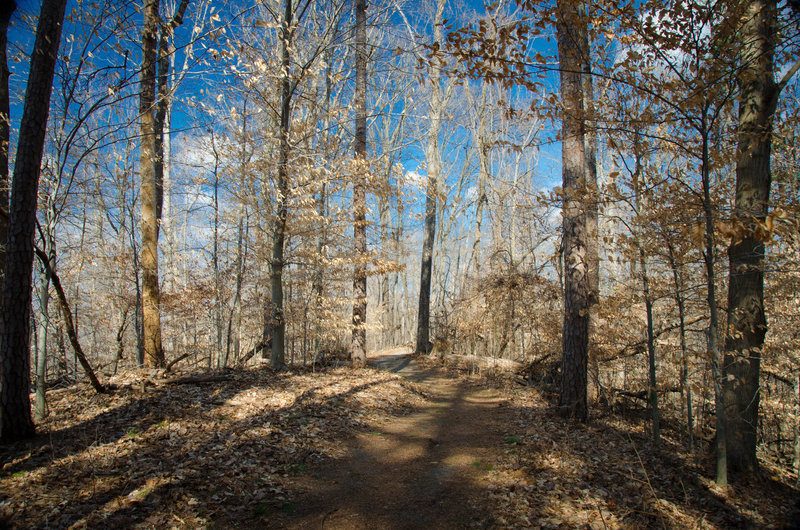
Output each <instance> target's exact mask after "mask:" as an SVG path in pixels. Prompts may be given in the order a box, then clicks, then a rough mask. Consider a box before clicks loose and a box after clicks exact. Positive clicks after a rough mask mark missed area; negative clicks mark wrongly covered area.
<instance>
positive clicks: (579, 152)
mask: <svg viewBox="0 0 800 530" xmlns="http://www.w3.org/2000/svg"><path fill="white" fill-rule="evenodd" d="M557 11H558V21H557V32H558V57H559V65H560V67H561V98H562V101H563V106H564V108H563V111H562V114H561V127H562V140H561V141H562V155H561V160H562V178H563V193H564V197H563V207H562V216H563V256H564V327H563V330H562V347H563V354H562V355H563V356H562V362H561V393H560V396H559V407H560V408H561V411H562V413H563V414H564V415H566V416H570V417H574V418H577V419H579V420H581V421H586V419H587V418H588V409H587V401H586V383H587V366H588V349H589V308H590V305H591V286H590V278H589V274H588V268H589V256H588V254H587V247H586V241H587V229H586V228H587V227H586V210H585V206H586V205H585V204H584V203H583V200H582V199H581V198H582V197H583V196H584V191H585V188H586V158H585V137H584V134H585V130H584V129H585V128H584V116H583V85H582V76H581V69H582V64H583V53H582V51H581V49H582V43H583V42H584V41H585V37H584V33H585V31H586V22H585V17H584V16H583V15H582V13H580V12H579V11H578V8H576V7H575V6H574V5H572V4H571V3H569V2H566V1H563V2H562V1H560V2H559V6H558V9H557Z"/></svg>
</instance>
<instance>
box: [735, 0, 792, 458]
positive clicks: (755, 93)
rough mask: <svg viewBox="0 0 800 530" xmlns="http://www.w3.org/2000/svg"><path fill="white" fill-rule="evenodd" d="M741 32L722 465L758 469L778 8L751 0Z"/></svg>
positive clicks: (761, 0)
mask: <svg viewBox="0 0 800 530" xmlns="http://www.w3.org/2000/svg"><path fill="white" fill-rule="evenodd" d="M745 20H746V22H745V24H744V27H743V31H742V41H743V45H742V63H743V67H742V69H741V71H740V74H739V82H740V84H741V87H742V88H741V93H740V96H739V138H738V142H739V147H738V160H737V163H736V198H735V206H734V211H733V218H734V221H735V222H736V223H737V225H739V226H741V227H742V228H744V234H743V236H742V237H741V238H739V237H737V238H735V239H734V240H733V241H732V242H731V245H730V246H729V247H728V256H729V258H730V272H729V283H728V326H727V330H728V333H727V336H726V339H725V361H724V365H723V370H724V374H725V377H724V380H725V388H724V392H725V409H726V414H727V421H728V451H727V457H728V464H729V466H730V467H731V468H732V469H734V470H741V471H745V472H755V471H757V470H758V460H757V458H756V445H757V443H758V436H757V432H756V428H757V425H758V407H759V398H760V395H759V375H760V363H761V347H762V346H763V344H764V337H765V335H766V333H767V319H766V315H765V312H764V240H765V238H766V237H768V235H766V234H764V233H763V231H762V230H761V229H760V227H761V226H763V223H764V221H765V219H766V216H767V211H768V208H769V192H770V185H771V182H772V178H771V174H770V151H771V147H772V117H773V114H774V111H775V102H776V100H777V96H778V90H777V87H776V84H775V81H774V64H773V57H774V55H775V32H776V31H777V29H776V28H777V8H776V5H775V2H774V1H773V0H754V1H753V2H752V3H751V4H750V6H749V8H748V11H747V14H746V17H745Z"/></svg>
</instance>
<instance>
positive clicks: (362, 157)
mask: <svg viewBox="0 0 800 530" xmlns="http://www.w3.org/2000/svg"><path fill="white" fill-rule="evenodd" d="M355 10H356V27H355V33H356V43H355V56H356V91H355V95H354V102H353V103H354V106H355V109H356V123H355V126H356V133H355V141H354V142H353V148H354V149H353V150H354V152H355V158H356V163H357V165H356V168H357V169H356V171H357V172H358V171H361V170H362V169H363V170H366V158H367V2H366V0H355ZM353 178H354V180H353V238H354V240H355V267H354V268H353V342H352V346H351V349H350V358H351V360H352V361H353V366H354V367H361V366H364V365H366V364H367V328H366V324H367V264H366V259H367V215H366V214H367V203H366V184H365V180H366V179H365V178H364V176H363V175H358V174H356V175H354V177H353Z"/></svg>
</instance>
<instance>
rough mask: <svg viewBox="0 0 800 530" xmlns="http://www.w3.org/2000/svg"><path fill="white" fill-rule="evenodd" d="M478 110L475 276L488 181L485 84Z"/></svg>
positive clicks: (473, 250) (488, 147) (473, 252)
mask: <svg viewBox="0 0 800 530" xmlns="http://www.w3.org/2000/svg"><path fill="white" fill-rule="evenodd" d="M477 111H478V126H477V130H476V138H475V149H476V150H477V151H478V190H477V197H476V199H475V201H476V202H475V233H474V235H473V238H472V258H471V259H472V260H474V262H473V270H474V271H475V275H476V276H480V273H481V230H482V224H483V207H484V206H485V205H486V202H487V199H486V185H487V183H488V181H489V149H490V141H489V133H488V131H487V130H486V128H487V123H486V121H487V117H486V112H487V111H486V85H485V84H484V85H482V86H481V101H480V108H479V109H477Z"/></svg>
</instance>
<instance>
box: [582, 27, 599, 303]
mask: <svg viewBox="0 0 800 530" xmlns="http://www.w3.org/2000/svg"><path fill="white" fill-rule="evenodd" d="M588 36H589V32H588V31H586V32H584V41H583V45H584V51H583V102H584V111H585V113H586V116H587V121H584V123H585V124H586V127H587V130H586V131H585V132H584V140H585V147H584V148H585V150H586V191H587V193H588V195H587V199H586V204H585V205H584V207H585V209H586V262H587V264H588V266H589V269H588V271H587V273H586V274H587V276H588V282H589V290H590V296H591V303H592V304H596V303H597V302H598V300H599V297H600V256H599V255H598V252H597V212H598V201H599V190H598V187H597V128H596V125H597V121H596V116H595V112H596V111H595V105H594V78H593V77H592V67H591V55H590V53H589V38H588ZM587 122H588V123H591V127H590V126H589V125H588V123H587Z"/></svg>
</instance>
